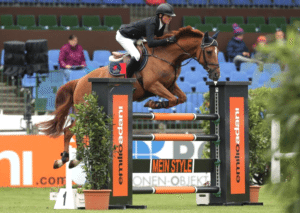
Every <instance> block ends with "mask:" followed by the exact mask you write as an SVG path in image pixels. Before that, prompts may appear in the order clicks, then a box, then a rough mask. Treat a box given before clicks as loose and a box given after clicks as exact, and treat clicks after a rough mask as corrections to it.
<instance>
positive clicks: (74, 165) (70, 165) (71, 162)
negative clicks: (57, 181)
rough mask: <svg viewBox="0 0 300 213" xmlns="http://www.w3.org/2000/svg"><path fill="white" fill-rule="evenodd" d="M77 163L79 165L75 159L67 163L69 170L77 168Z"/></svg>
mask: <svg viewBox="0 0 300 213" xmlns="http://www.w3.org/2000/svg"><path fill="white" fill-rule="evenodd" d="M79 163H80V161H79V160H77V159H75V160H71V161H70V163H69V169H72V168H74V167H76V166H78V164H79Z"/></svg>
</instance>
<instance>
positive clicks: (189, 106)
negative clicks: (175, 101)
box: [175, 102, 196, 113]
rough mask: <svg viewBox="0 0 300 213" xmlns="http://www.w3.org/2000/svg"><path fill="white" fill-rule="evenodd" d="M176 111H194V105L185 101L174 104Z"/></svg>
mask: <svg viewBox="0 0 300 213" xmlns="http://www.w3.org/2000/svg"><path fill="white" fill-rule="evenodd" d="M175 108H176V112H177V113H195V112H196V109H195V108H196V107H195V106H194V104H192V103H191V102H185V103H183V104H179V105H177V106H175Z"/></svg>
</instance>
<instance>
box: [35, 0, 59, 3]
mask: <svg viewBox="0 0 300 213" xmlns="http://www.w3.org/2000/svg"><path fill="white" fill-rule="evenodd" d="M59 1H60V0H36V2H37V3H55V4H56V3H59Z"/></svg>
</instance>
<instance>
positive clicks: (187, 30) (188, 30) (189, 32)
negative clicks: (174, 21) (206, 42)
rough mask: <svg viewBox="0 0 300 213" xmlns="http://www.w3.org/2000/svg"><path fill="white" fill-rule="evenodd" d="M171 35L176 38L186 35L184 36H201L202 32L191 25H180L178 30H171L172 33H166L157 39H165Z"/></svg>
mask: <svg viewBox="0 0 300 213" xmlns="http://www.w3.org/2000/svg"><path fill="white" fill-rule="evenodd" d="M173 35H175V37H176V39H177V40H178V39H179V38H182V37H186V36H189V37H196V38H203V36H204V33H202V32H201V31H200V30H197V29H193V28H192V27H191V26H187V27H182V28H180V29H179V30H173V31H172V33H167V34H165V35H163V36H162V37H159V38H157V39H159V40H160V39H165V38H168V37H170V36H173Z"/></svg>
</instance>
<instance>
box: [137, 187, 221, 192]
mask: <svg viewBox="0 0 300 213" xmlns="http://www.w3.org/2000/svg"><path fill="white" fill-rule="evenodd" d="M218 191H219V187H217V186H161V187H133V188H132V193H133V194H191V193H217V192H218Z"/></svg>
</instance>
